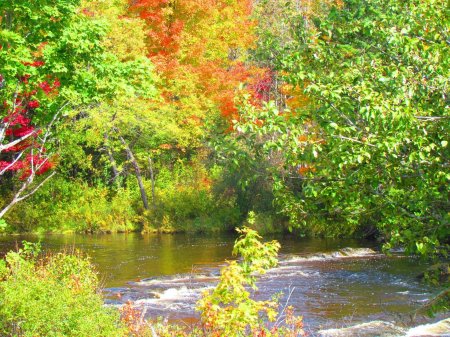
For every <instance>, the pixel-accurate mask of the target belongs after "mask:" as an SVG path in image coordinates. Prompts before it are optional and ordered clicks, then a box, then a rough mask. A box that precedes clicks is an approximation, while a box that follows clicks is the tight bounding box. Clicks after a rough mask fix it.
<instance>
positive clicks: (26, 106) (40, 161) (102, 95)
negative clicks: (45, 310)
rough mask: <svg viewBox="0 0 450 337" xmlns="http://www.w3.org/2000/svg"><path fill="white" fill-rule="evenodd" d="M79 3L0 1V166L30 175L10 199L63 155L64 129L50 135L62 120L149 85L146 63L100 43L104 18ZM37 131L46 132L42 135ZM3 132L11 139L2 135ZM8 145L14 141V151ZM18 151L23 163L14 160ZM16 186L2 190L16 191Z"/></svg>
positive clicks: (10, 175)
mask: <svg viewBox="0 0 450 337" xmlns="http://www.w3.org/2000/svg"><path fill="white" fill-rule="evenodd" d="M80 5H81V4H80V1H78V0H71V1H50V0H41V1H33V2H29V1H22V0H19V1H14V3H10V2H8V3H5V2H2V3H1V4H0V13H2V20H1V22H0V23H1V35H0V37H1V41H0V43H1V49H0V58H1V60H2V63H1V66H0V74H1V78H2V89H1V90H0V95H1V99H2V100H3V101H4V102H5V106H4V108H3V109H2V116H1V120H2V123H3V124H2V125H1V129H0V130H1V131H2V138H0V140H1V141H2V147H3V148H2V150H3V151H2V152H3V153H2V154H1V155H2V157H3V158H5V159H4V160H3V162H2V163H3V168H2V170H3V169H4V168H6V167H7V168H8V171H9V173H8V177H7V178H5V177H3V179H4V180H6V179H8V181H10V182H15V181H16V180H15V179H16V178H20V177H26V178H27V179H26V180H25V181H24V182H23V184H22V185H21V187H20V188H18V190H17V193H16V194H14V196H13V197H12V204H14V203H16V202H18V201H20V200H22V199H23V198H24V197H26V196H29V195H31V194H32V193H34V192H35V191H36V190H37V188H39V187H40V186H42V182H39V183H37V184H36V186H35V187H33V186H32V185H33V184H34V178H35V176H36V175H39V174H43V173H45V172H46V170H48V169H49V168H50V166H51V162H52V161H51V160H50V158H54V159H55V160H56V158H57V156H56V154H57V153H59V154H65V153H67V150H66V149H64V144H62V142H60V138H58V136H62V134H61V133H60V134H56V133H55V132H56V130H57V131H58V132H59V131H60V130H61V125H62V124H63V122H68V123H69V124H70V125H73V123H74V122H75V121H77V120H79V119H82V118H83V115H84V114H85V112H86V111H87V110H89V109H91V108H92V107H95V106H98V105H99V104H100V102H105V103H109V102H111V101H112V100H113V98H115V97H117V96H122V97H124V99H125V98H126V97H128V98H130V97H137V96H138V97H145V94H144V93H146V92H147V91H150V92H151V89H152V88H153V87H152V81H153V80H152V79H153V77H152V69H153V68H152V66H151V64H150V63H149V61H148V60H147V59H145V58H143V57H142V58H141V59H137V58H133V57H132V55H133V53H134V51H133V49H132V50H130V51H128V54H125V55H120V57H119V56H116V55H115V54H114V53H113V51H114V48H113V47H110V48H109V49H108V48H107V47H108V45H107V44H106V43H105V42H104V41H105V39H106V38H107V34H108V31H109V26H108V23H107V22H105V21H104V20H102V19H100V18H98V17H96V16H93V15H92V14H91V13H90V12H89V11H88V10H87V9H85V10H81V9H80V8H79V6H80ZM148 78H150V79H151V80H150V81H148ZM62 115H63V116H64V118H63V119H61V118H60V117H61V116H62ZM40 130H45V131H44V132H43V133H42V136H39V132H40ZM8 133H9V134H10V135H8V137H9V138H8V139H6V138H4V137H3V135H7V134H8ZM11 137H12V138H11ZM21 137H22V138H21ZM31 139H34V140H35V141H34V142H31V141H30V140H31ZM11 142H12V143H11ZM15 142H17V143H15ZM7 144H9V145H7ZM11 144H13V145H16V146H17V147H16V148H15V149H14V151H12V149H13V148H12V147H11V146H10V145H11ZM6 146H8V149H9V150H10V151H8V153H5V149H6V148H5V147H6ZM36 149H39V150H38V151H36ZM12 152H14V153H13V155H12V156H11V153H12ZM22 157H24V158H26V162H25V161H23V160H22V161H19V158H22ZM12 163H14V165H11V164H12ZM19 164H20V165H19ZM19 170H20V171H21V172H20V173H19V174H18V175H17V174H14V172H16V171H19ZM5 172H6V170H5ZM30 173H31V174H30ZM24 174H25V175H24ZM19 180H20V179H19ZM44 181H45V179H44ZM14 185H15V183H12V184H10V189H9V191H6V190H4V191H3V193H5V194H6V193H8V192H10V193H11V192H12V191H14V190H15V186H14ZM12 204H9V206H7V208H8V209H9V208H10V207H11V206H12ZM5 211H6V210H4V211H3V212H2V213H1V215H3V214H4V212H5Z"/></svg>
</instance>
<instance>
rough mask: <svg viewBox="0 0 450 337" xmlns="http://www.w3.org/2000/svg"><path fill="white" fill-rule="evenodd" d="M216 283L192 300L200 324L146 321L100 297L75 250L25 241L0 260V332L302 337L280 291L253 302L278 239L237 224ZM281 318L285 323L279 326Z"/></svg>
mask: <svg viewBox="0 0 450 337" xmlns="http://www.w3.org/2000/svg"><path fill="white" fill-rule="evenodd" d="M239 231H240V233H241V236H240V238H239V239H237V240H236V243H235V246H234V249H233V253H234V255H235V256H236V257H239V260H236V261H231V262H228V264H227V265H226V266H225V267H223V269H222V270H221V276H220V280H219V283H218V285H217V286H216V287H215V288H214V289H213V290H208V291H205V293H204V294H203V295H202V298H201V299H200V300H199V302H198V303H197V310H198V311H199V312H200V316H201V319H200V322H199V323H198V324H195V325H193V326H190V327H186V326H177V325H170V324H167V323H163V322H162V321H161V320H155V321H152V320H145V319H144V317H143V314H142V313H141V312H140V311H139V310H137V309H136V308H134V307H133V303H131V302H129V303H127V304H126V305H124V306H123V307H122V308H121V309H120V311H119V310H117V309H115V308H112V307H106V306H104V304H103V301H102V295H101V292H100V288H99V282H98V275H97V273H96V272H95V269H94V267H93V266H92V264H91V261H90V260H89V258H88V257H85V256H83V255H82V254H80V253H78V252H61V253H56V254H47V255H43V254H42V253H40V247H39V245H38V244H31V243H27V242H24V246H23V248H21V249H19V250H18V251H15V252H9V253H8V254H7V255H6V257H5V259H4V260H1V261H0V335H1V336H10V337H34V336H48V337H57V336H58V337H62V336H65V337H72V336H73V337H96V336H98V337H100V336H103V337H114V336H117V337H119V336H121V337H125V336H134V337H147V336H148V337H155V336H161V337H163V336H167V337H170V336H185V337H209V336H211V337H212V336H230V337H239V336H273V337H281V336H286V337H287V336H292V337H294V336H303V335H304V331H303V324H302V318H301V317H296V316H295V315H294V313H293V310H292V308H290V307H286V308H285V307H281V306H280V305H279V304H278V300H277V299H278V297H279V296H277V295H276V294H274V297H273V299H272V300H268V301H256V300H254V299H253V298H252V297H253V292H254V291H255V290H257V287H256V285H255V281H256V277H257V275H260V274H264V273H265V272H266V270H268V269H269V268H271V267H274V266H275V265H276V264H277V252H278V249H279V247H280V246H279V244H278V243H277V242H276V241H272V242H268V243H262V242H261V241H260V239H261V237H260V236H259V235H258V234H257V232H255V231H253V230H251V229H248V228H243V229H241V230H239ZM281 322H284V323H283V324H281Z"/></svg>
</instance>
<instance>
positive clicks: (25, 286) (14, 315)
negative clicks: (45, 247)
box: [0, 244, 124, 337]
mask: <svg viewBox="0 0 450 337" xmlns="http://www.w3.org/2000/svg"><path fill="white" fill-rule="evenodd" d="M36 249H38V247H37V246H34V245H33V244H25V247H24V248H23V249H21V250H19V251H18V252H10V253H8V254H7V255H6V258H5V260H1V261H0V335H2V336H21V337H34V336H48V337H57V336H58V337H62V336H66V337H70V336H73V337H96V336H98V337H100V336H102V337H106V336H108V337H110V336H111V337H113V336H123V335H124V329H123V328H122V327H121V324H120V322H119V314H118V313H117V311H115V310H113V309H108V308H105V307H104V306H103V299H102V296H101V295H100V293H99V292H98V291H99V285H98V280H97V275H96V273H95V272H94V271H93V268H92V265H91V263H90V261H89V259H87V258H84V257H82V256H80V255H78V254H66V253H59V254H56V255H50V256H46V257H42V258H39V259H38V258H37V253H38V250H36Z"/></svg>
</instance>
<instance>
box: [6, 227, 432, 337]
mask: <svg viewBox="0 0 450 337" xmlns="http://www.w3.org/2000/svg"><path fill="white" fill-rule="evenodd" d="M235 239H236V236H235V235H231V234H214V235H198V234H196V235H187V234H174V235H156V234H154V235H151V234H149V235H141V234H111V235H89V236H86V235H50V236H41V237H37V236H0V253H4V252H6V251H7V250H9V249H13V248H14V247H15V246H16V243H17V242H21V240H28V241H32V242H36V241H39V240H40V241H41V242H42V245H43V247H44V249H46V250H53V251H57V250H60V249H72V248H73V247H75V248H77V249H80V250H82V251H83V252H85V253H87V254H88V255H89V256H91V258H92V261H93V263H94V264H95V265H96V267H97V268H98V271H99V273H100V277H101V280H102V283H103V285H104V289H105V294H106V297H107V303H108V304H111V305H121V304H123V303H125V302H126V301H133V302H134V303H135V305H136V306H138V307H140V308H142V309H145V310H146V313H147V315H148V316H149V317H156V316H164V317H166V318H168V319H170V320H186V321H191V320H192V319H195V317H198V314H197V313H196V312H195V302H196V301H197V300H198V298H199V296H200V294H201V292H202V291H203V290H205V289H208V288H211V287H213V286H214V285H215V284H216V283H217V281H218V276H219V273H220V268H221V267H222V266H223V265H224V263H225V260H227V259H231V258H232V256H231V250H232V247H233V243H234V240H235ZM269 239H277V240H278V241H279V242H280V243H281V245H282V249H281V252H280V263H279V266H278V267H276V268H274V269H272V270H270V271H269V272H268V273H267V274H266V275H264V276H262V277H260V279H259V281H258V286H259V290H258V292H257V293H256V294H255V296H256V298H258V299H268V298H270V297H271V296H273V295H275V294H277V293H280V292H282V293H283V295H282V297H281V303H282V304H283V305H284V304H285V303H288V304H289V305H292V306H294V308H295V309H296V313H298V314H301V315H303V317H304V322H305V326H306V327H307V329H308V330H310V331H311V332H313V333H314V331H317V330H319V329H329V328H336V327H343V326H347V325H352V324H358V323H362V322H368V321H373V320H384V321H390V322H396V324H401V325H403V326H408V325H414V324H417V320H418V316H416V317H415V318H414V313H415V310H417V308H419V307H420V305H421V304H423V303H424V302H426V301H427V300H428V299H429V298H431V297H432V296H433V295H435V294H436V292H438V291H439V290H436V289H433V288H431V287H429V286H426V285H424V284H422V283H420V282H419V280H418V278H417V275H418V274H419V273H420V272H422V271H423V270H425V269H426V268H427V267H428V265H427V264H426V263H425V262H422V261H420V260H418V259H416V258H411V257H405V256H403V255H401V254H394V255H392V256H389V257H387V256H385V255H383V254H381V253H379V249H378V246H377V245H376V244H374V243H373V242H367V241H357V240H326V239H299V238H294V237H292V236H279V237H270V238H269Z"/></svg>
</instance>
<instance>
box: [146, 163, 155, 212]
mask: <svg viewBox="0 0 450 337" xmlns="http://www.w3.org/2000/svg"><path fill="white" fill-rule="evenodd" d="M148 167H149V170H150V179H151V181H152V206H153V209H154V210H156V195H155V174H154V172H153V160H152V157H150V156H149V157H148Z"/></svg>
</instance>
